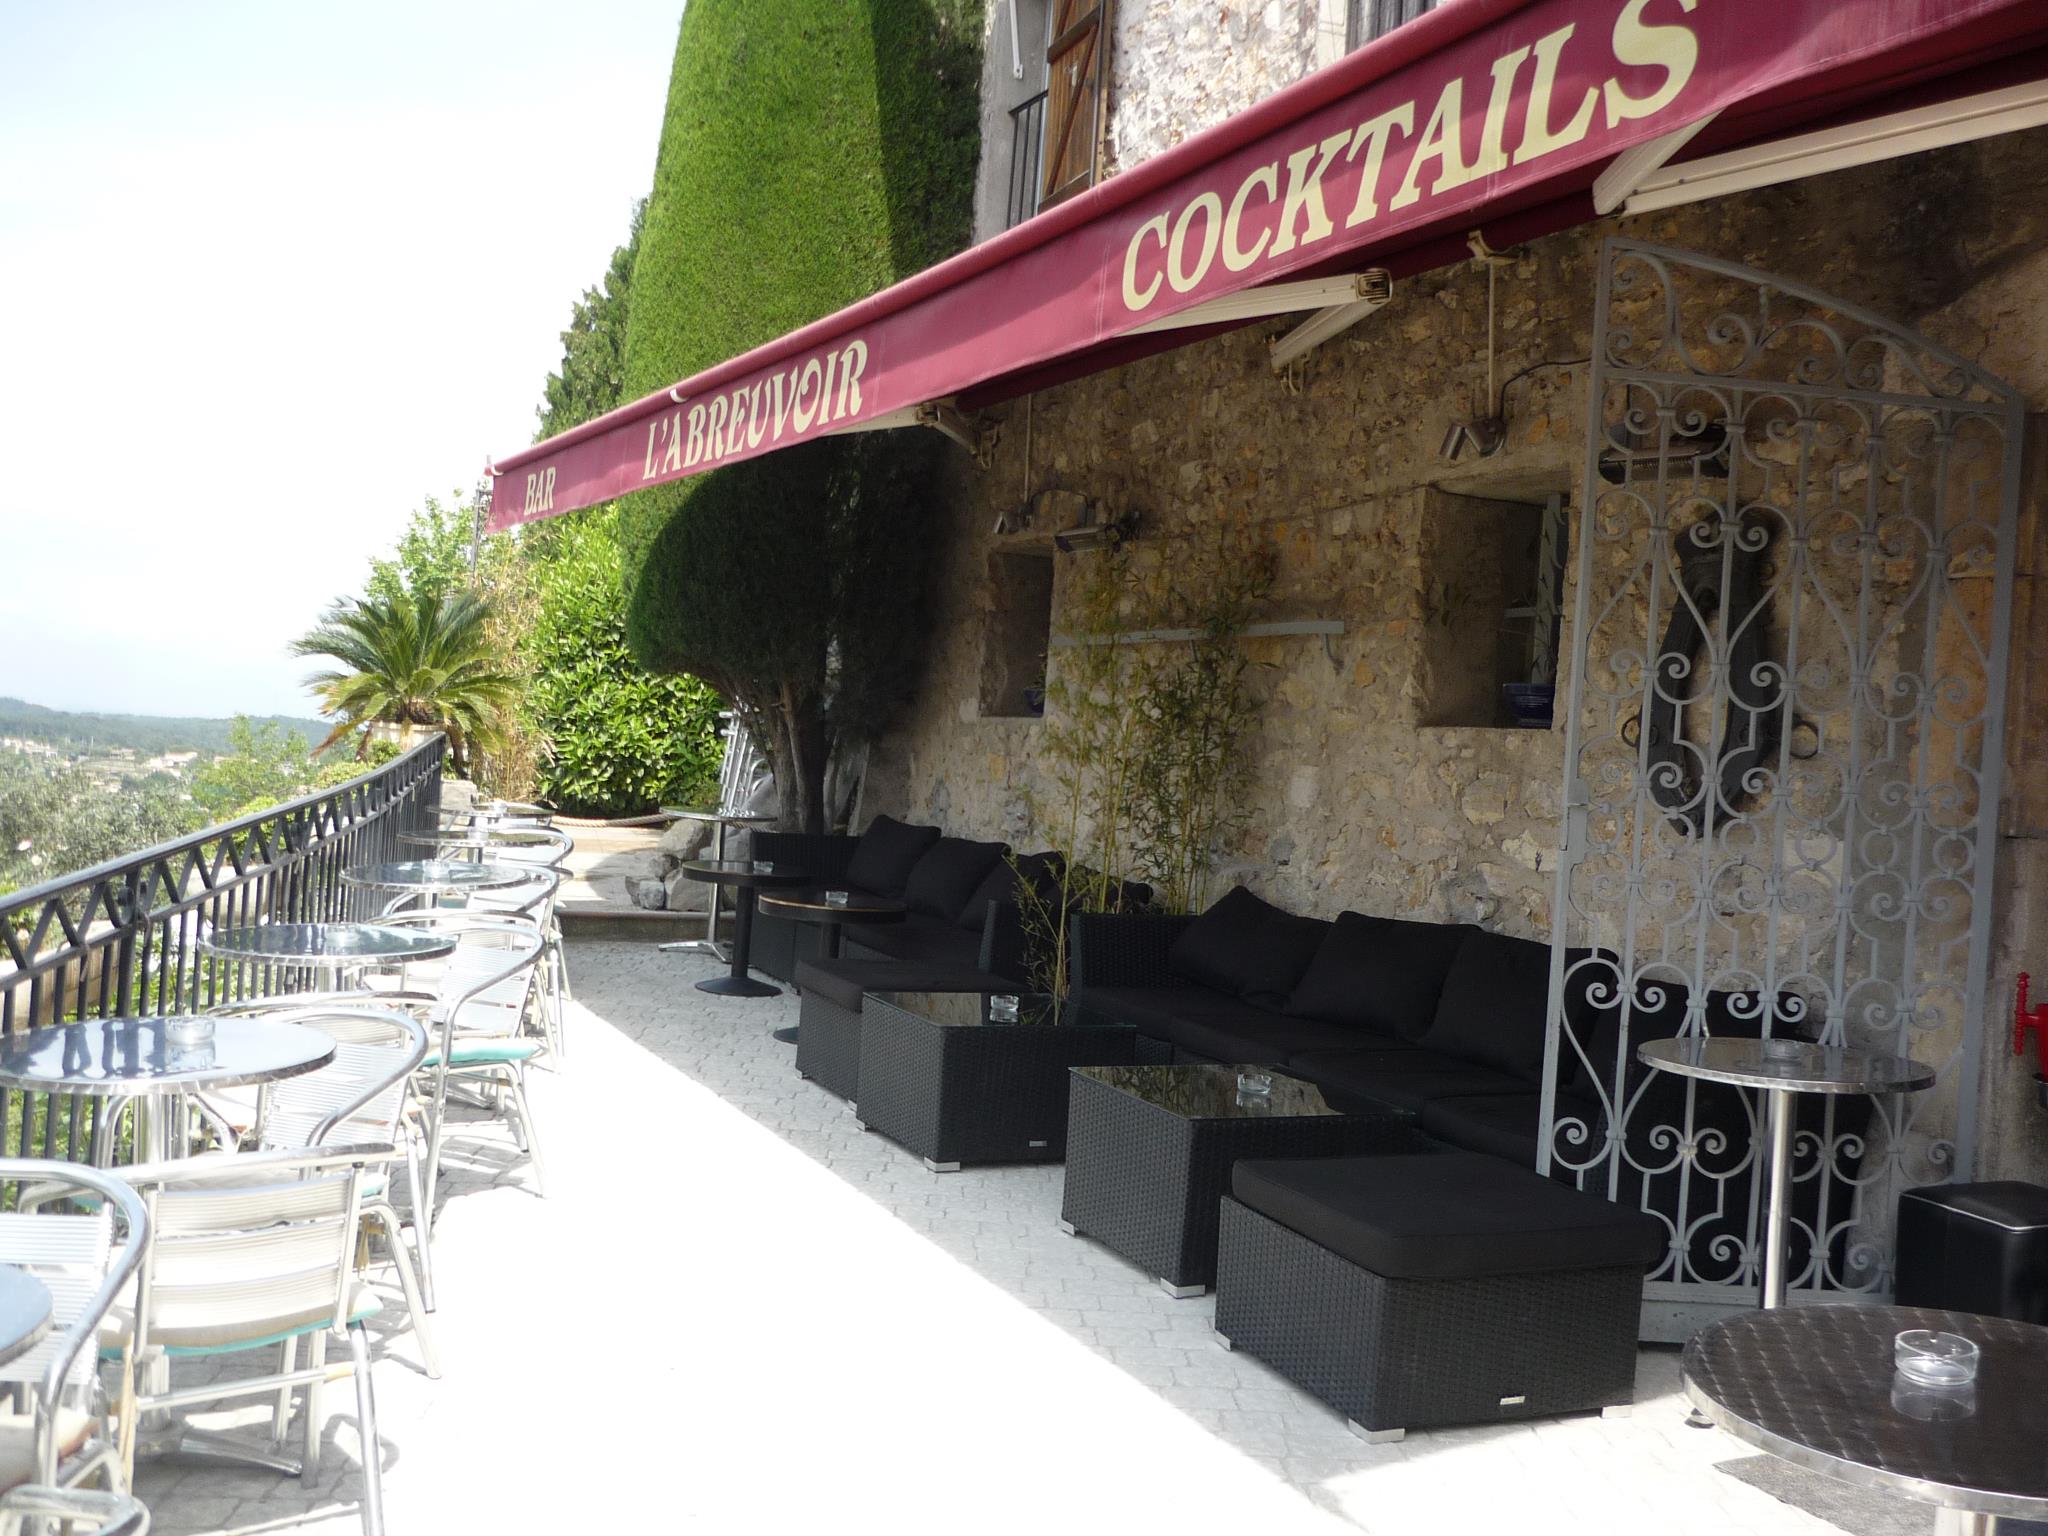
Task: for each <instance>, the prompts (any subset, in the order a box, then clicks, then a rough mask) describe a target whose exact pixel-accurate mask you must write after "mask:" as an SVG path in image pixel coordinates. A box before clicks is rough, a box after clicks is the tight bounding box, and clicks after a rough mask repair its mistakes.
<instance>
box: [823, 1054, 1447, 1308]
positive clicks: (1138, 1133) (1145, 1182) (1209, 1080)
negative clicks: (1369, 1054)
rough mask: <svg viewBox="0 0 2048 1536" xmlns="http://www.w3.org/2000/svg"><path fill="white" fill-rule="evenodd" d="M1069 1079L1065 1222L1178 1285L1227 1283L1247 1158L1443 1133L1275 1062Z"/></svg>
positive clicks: (1370, 1147) (1325, 1153)
mask: <svg viewBox="0 0 2048 1536" xmlns="http://www.w3.org/2000/svg"><path fill="white" fill-rule="evenodd" d="M1239 1073H1263V1074H1265V1075H1266V1076H1267V1077H1268V1078H1270V1079H1271V1082H1272V1088H1271V1091H1270V1092H1268V1093H1265V1094H1255V1093H1242V1092H1240V1091H1239V1088H1238V1081H1237V1080H1238V1074H1239ZM1069 1091H1070V1098H1069V1108H1068V1112H1067V1189H1066V1195H1065V1198H1064V1199H1063V1200H1062V1201H1061V1204H1060V1230H1061V1231H1063V1232H1068V1233H1072V1234H1075V1235H1077V1236H1083V1237H1092V1238H1094V1239H1095V1240H1096V1241H1097V1242H1099V1243H1101V1244H1103V1245H1104V1246H1105V1247H1108V1248H1112V1249H1114V1250H1115V1251H1116V1252H1118V1253H1120V1254H1122V1255H1123V1256H1124V1257H1125V1258H1127V1259H1129V1260H1131V1261H1132V1262H1133V1263H1135V1264H1137V1265H1138V1267H1139V1268H1141V1269H1144V1270H1146V1271H1148V1272H1149V1273H1151V1274H1152V1275H1154V1276H1156V1277H1157V1279H1158V1281H1159V1284H1160V1286H1161V1288H1162V1289H1164V1290H1165V1292H1166V1293H1167V1295H1169V1296H1200V1295H1201V1294H1202V1293H1203V1292H1205V1291H1206V1290H1208V1288H1209V1287H1210V1286H1211V1285H1214V1284H1215V1283H1216V1225H1217V1216H1218V1208H1219V1202H1220V1201H1221V1200H1222V1198H1223V1196H1224V1195H1225V1194H1226V1193H1228V1191H1229V1187H1230V1168H1231V1164H1233V1163H1235V1162H1237V1161H1238V1159H1240V1158H1248V1157H1342V1156H1346V1155H1355V1154H1359V1153H1366V1152H1425V1151H1428V1150H1430V1149H1432V1148H1434V1147H1435V1146H1436V1145H1437V1143H1436V1142H1434V1141H1432V1140H1431V1139H1430V1138H1429V1137H1427V1136H1425V1135H1424V1134H1423V1133H1422V1132H1420V1131H1418V1130H1416V1129H1415V1128H1414V1127H1413V1126H1412V1125H1410V1124H1409V1123H1408V1122H1406V1121H1404V1120H1399V1119H1395V1118H1393V1117H1391V1116H1388V1117H1381V1116H1377V1115H1347V1114H1343V1113H1341V1112H1339V1111H1337V1110H1334V1109H1332V1108H1331V1107H1330V1106H1329V1104H1328V1103H1327V1102H1326V1101H1325V1100H1324V1098H1323V1095H1322V1093H1321V1091H1320V1090H1319V1089H1317V1088H1316V1087H1315V1086H1314V1085H1313V1084H1310V1083H1305V1082H1303V1081H1301V1080H1300V1079H1299V1078H1294V1077H1289V1076H1287V1075H1286V1074H1285V1073H1282V1072H1275V1071H1273V1070H1272V1069H1271V1068H1270V1067H1232V1066H1210V1065H1201V1066H1179V1067H1163V1066H1101V1067H1077V1068H1076V1069H1075V1070H1074V1072H1073V1073H1072V1083H1071V1086H1070V1090H1069ZM862 1108H863V1109H865V1108H866V1105H865V1104H863V1105H862Z"/></svg>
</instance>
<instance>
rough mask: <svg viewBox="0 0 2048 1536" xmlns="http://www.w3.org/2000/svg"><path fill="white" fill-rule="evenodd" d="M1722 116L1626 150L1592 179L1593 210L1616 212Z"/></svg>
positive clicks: (1711, 115) (1714, 114) (1711, 116)
mask: <svg viewBox="0 0 2048 1536" xmlns="http://www.w3.org/2000/svg"><path fill="white" fill-rule="evenodd" d="M1720 115H1721V114H1720V113H1718V112H1709V113H1708V114H1707V115H1706V116H1705V117H1703V118H1700V119H1699V120H1698V121H1697V122H1691V123H1687V124H1686V125H1685V126H1684V127H1683V128H1674V129H1672V130H1671V131H1670V132H1669V133H1667V134H1664V135H1663V136H1662V137H1660V138H1655V139H1650V140H1648V141H1647V142H1645V143H1642V144H1638V145H1636V146H1635V147H1634V148H1633V149H1624V150H1623V151H1622V152H1621V153H1620V154H1618V155H1616V156H1615V157H1614V158H1613V159H1612V160H1610V161H1608V162H1607V169H1606V170H1604V171H1602V172H1601V173H1600V174H1599V175H1598V176H1596V177H1594V178H1593V211H1594V212H1595V213H1599V214H1609V213H1612V212H1614V210H1615V209H1617V208H1619V207H1620V206H1621V205H1622V204H1623V203H1625V202H1627V201H1628V200H1629V198H1630V196H1631V195H1633V194H1634V192H1635V190H1636V188H1638V187H1640V186H1641V185H1642V184H1643V183H1644V182H1646V181H1648V180H1649V179H1650V178H1651V177H1652V176H1654V175H1656V174H1657V173H1658V172H1659V171H1661V170H1663V169H1664V167H1665V165H1666V163H1668V162H1669V161H1670V159H1671V157H1672V156H1673V155H1675V154H1677V153H1678V152H1679V151H1680V150H1681V149H1683V148H1685V146H1686V145H1687V144H1689V143H1691V142H1692V137H1693V135H1694V134H1696V133H1698V132H1699V131H1700V130H1701V129H1702V128H1704V127H1706V126H1707V124H1709V123H1711V122H1712V121H1713V120H1714V119H1715V118H1717V117H1719V116H1720Z"/></svg>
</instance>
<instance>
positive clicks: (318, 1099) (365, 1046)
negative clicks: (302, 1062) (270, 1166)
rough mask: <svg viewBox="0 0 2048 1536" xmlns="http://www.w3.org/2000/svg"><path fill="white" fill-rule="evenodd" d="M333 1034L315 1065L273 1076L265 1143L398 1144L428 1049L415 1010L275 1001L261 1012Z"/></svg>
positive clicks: (262, 1128)
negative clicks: (409, 1093)
mask: <svg viewBox="0 0 2048 1536" xmlns="http://www.w3.org/2000/svg"><path fill="white" fill-rule="evenodd" d="M263 1017H265V1018H276V1019H279V1020H282V1021H284V1022H286V1023H291V1024H304V1025H306V1026H308V1027H309V1028H312V1029H317V1030H320V1031H321V1032H322V1033H324V1034H327V1035H331V1036H332V1037H333V1038H334V1042H335V1045H334V1056H333V1059H331V1060H330V1061H329V1062H328V1063H327V1064H326V1065H325V1066H323V1067H321V1068H319V1069H318V1070H317V1071H313V1072H302V1073H300V1074H299V1075H298V1076H297V1077H288V1078H286V1079H284V1080H283V1081H282V1082H279V1083H274V1084H272V1085H271V1089H270V1092H269V1094H268V1095H266V1096H265V1101H264V1105H263V1115H262V1119H261V1120H260V1121H259V1122H258V1125H257V1145H258V1146H260V1147H265V1148H287V1147H318V1146H324V1145H327V1144H329V1143H333V1144H336V1145H348V1144H361V1143H369V1142H375V1143H386V1142H388V1143H390V1144H391V1145H393V1146H396V1145H397V1144H398V1138H399V1134H400V1131H399V1125H400V1121H401V1119H402V1118H403V1116H404V1113H405V1093H406V1085H407V1083H408V1082H409V1081H410V1079H411V1077H412V1074H413V1071H414V1069H416V1068H417V1067H418V1066H419V1064H420V1062H421V1061H422V1060H423V1059H424V1058H425V1057H426V1054H427V1029H426V1026H425V1025H424V1024H422V1023H421V1022H420V1021H419V1020H418V1019H416V1018H414V1017H412V1016H411V1015H410V1014H407V1013H403V1012H400V1011H398V1010H397V1009H393V1008H380V1007H375V1006H371V1005H368V1004H362V1005H357V1006H346V1007H345V1006H340V1005H336V1004H324V1005H318V1006H312V1007H302V1008H289V1007H285V1008H278V1009H275V1010H272V1011H271V1012H269V1013H267V1014H264V1015H263Z"/></svg>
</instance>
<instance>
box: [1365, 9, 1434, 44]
mask: <svg viewBox="0 0 2048 1536" xmlns="http://www.w3.org/2000/svg"><path fill="white" fill-rule="evenodd" d="M1439 3H1440V0H1351V46H1352V47H1353V48H1359V47H1363V46H1364V45H1365V44H1367V43H1369V42H1371V41H1372V40H1373V39H1374V38H1378V37H1385V36H1386V35H1387V34H1388V33H1389V32H1391V31H1393V30H1394V29H1395V28H1396V27H1405V26H1406V25H1407V24H1408V23H1409V22H1411V21H1413V20H1415V19H1416V18H1417V17H1418V16H1421V15H1423V14H1424V13H1425V12H1428V11H1433V10H1435V9H1436V8H1437V6H1438V4H1439Z"/></svg>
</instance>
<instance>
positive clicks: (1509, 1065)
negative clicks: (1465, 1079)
mask: <svg viewBox="0 0 2048 1536" xmlns="http://www.w3.org/2000/svg"><path fill="white" fill-rule="evenodd" d="M1549 1008H1550V946H1549V945H1548V944H1539V943H1537V942H1536V941H1535V940H1534V939H1513V938H1509V937H1508V936H1507V935H1506V934H1504V933H1488V932H1487V931H1486V930H1485V929H1483V928H1473V929H1469V930H1467V932H1466V934H1465V938H1464V942H1462V943H1461V944H1459V946H1458V955H1457V958H1456V959H1455V960H1453V961H1452V962H1451V970H1450V974H1449V975H1447V976H1446V977H1445V978H1444V990H1443V995H1442V996H1441V997H1440V998H1438V999H1437V1005H1436V1017H1435V1018H1433V1019H1431V1020H1430V1024H1429V1031H1428V1033H1426V1034H1425V1035H1424V1036H1423V1037H1422V1043H1423V1044H1424V1045H1425V1046H1426V1047H1428V1048H1429V1049H1430V1050H1432V1051H1442V1052H1443V1053H1444V1054H1445V1055H1446V1056H1460V1057H1463V1058H1464V1059H1465V1060H1467V1061H1469V1062H1472V1063H1474V1064H1475V1065H1478V1066H1482V1067H1491V1068H1493V1069H1494V1070H1495V1071H1497V1072H1506V1073H1509V1074H1511V1075H1513V1076H1515V1077H1519V1078H1521V1079H1522V1080H1523V1081H1524V1082H1530V1083H1534V1082H1539V1081H1541V1080H1542V1077H1543V1023H1544V1015H1545V1014H1546V1013H1548V1012H1549Z"/></svg>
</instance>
